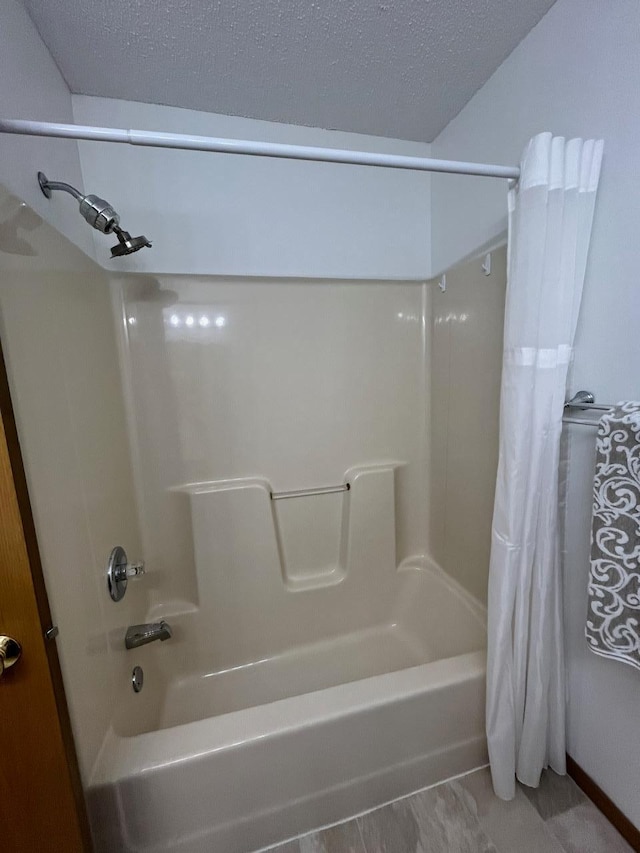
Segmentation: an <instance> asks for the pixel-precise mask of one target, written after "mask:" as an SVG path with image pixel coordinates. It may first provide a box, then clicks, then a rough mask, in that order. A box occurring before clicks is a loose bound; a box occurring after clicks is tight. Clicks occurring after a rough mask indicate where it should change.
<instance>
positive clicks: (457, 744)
mask: <svg viewBox="0 0 640 853" xmlns="http://www.w3.org/2000/svg"><path fill="white" fill-rule="evenodd" d="M476 283H477V282H474V284H476ZM462 284H464V282H462ZM499 289H500V288H499V286H498V291H499ZM432 298H433V295H432V293H431V292H430V289H429V288H428V287H427V286H424V285H418V284H410V283H407V284H394V285H393V286H387V285H385V284H382V283H361V282H359V283H352V284H349V283H345V282H340V283H338V282H336V283H329V282H323V283H312V282H304V283H293V282H291V283H278V284H275V283H267V282H243V283H239V282H224V281H219V280H207V279H202V278H195V277H190V278H176V277H161V278H159V279H151V278H142V277H138V278H123V279H122V280H121V281H120V282H119V284H118V285H117V288H116V298H115V305H116V312H117V315H118V319H119V321H120V322H119V328H120V329H121V330H122V331H123V334H122V336H121V342H120V343H121V356H122V367H123V376H124V380H125V381H124V387H125V394H126V403H127V408H128V413H129V423H130V431H131V434H132V436H133V443H132V451H133V458H134V460H135V465H134V477H135V481H136V490H137V498H138V504H139V507H140V510H141V528H142V535H143V540H144V550H145V557H146V559H147V566H148V569H149V574H148V575H147V576H145V578H143V579H141V580H140V581H139V583H144V584H148V585H149V595H150V596H151V604H150V607H149V610H148V612H147V614H146V618H147V620H148V621H155V620H158V619H166V620H167V621H168V622H169V623H170V625H171V627H172V629H173V637H172V638H171V640H170V641H168V642H166V643H163V644H162V645H161V646H160V644H157V643H156V644H151V645H149V646H146V647H143V648H141V649H137V650H136V651H135V653H133V654H131V658H130V660H131V663H132V664H133V663H136V664H139V665H141V666H143V667H144V670H145V687H144V689H143V691H142V692H141V693H139V694H134V693H133V692H131V691H128V692H127V693H126V695H124V696H123V697H122V702H121V704H120V707H119V710H118V712H117V713H116V715H115V717H114V720H113V724H112V728H111V730H110V732H109V734H108V737H107V740H106V741H105V746H104V748H103V751H102V755H101V758H100V761H99V762H98V763H97V765H96V769H95V772H94V774H93V777H92V784H91V796H90V802H91V808H92V812H93V814H94V826H95V827H98V829H97V830H96V840H97V842H98V848H99V849H100V850H105V851H106V850H109V849H116V848H117V849H122V850H132V851H133V850H140V849H149V850H158V851H160V850H167V851H168V850H179V851H185V853H187V851H188V853H199V852H200V851H204V850H207V849H209V848H210V845H211V844H214V845H215V849H220V850H229V851H247V850H250V849H257V848H259V847H262V846H264V845H266V844H268V843H274V842H276V841H278V840H282V839H283V838H285V837H287V836H292V835H295V834H296V833H298V832H302V831H304V830H305V829H308V828H310V827H313V826H318V825H321V824H323V823H328V822H331V821H335V820H339V819H342V818H343V817H346V816H348V815H350V814H353V813H355V812H356V811H359V810H363V809H366V808H370V807H371V806H372V805H374V804H376V803H380V802H383V801H384V800H385V799H389V798H391V797H394V796H398V795H400V794H402V793H407V792H409V791H410V790H413V789H415V788H418V787H421V786H424V785H426V784H431V783H434V782H436V781H438V780H440V779H442V778H445V777H447V776H449V775H452V774H455V773H459V772H462V771H464V770H467V769H470V768H471V767H473V766H477V765H478V764H481V763H483V762H484V761H485V760H486V752H485V742H484V735H483V702H484V683H483V677H484V651H483V650H484V645H485V627H484V612H483V608H482V606H481V605H480V604H478V602H477V601H476V600H475V599H474V598H473V597H472V596H471V595H470V594H469V593H467V592H466V591H465V590H464V589H463V588H462V587H461V586H459V585H458V584H457V582H456V581H454V580H452V579H451V578H450V577H449V576H448V575H446V574H445V573H444V572H443V571H442V569H441V568H440V567H439V566H438V565H437V564H435V563H434V562H433V561H432V560H431V559H430V557H429V556H428V544H429V543H428V536H427V529H428V525H427V523H426V522H427V517H428V511H427V507H428V490H427V489H428V461H429V457H428V452H427V448H428V442H427V437H428V433H429V430H430V417H429V413H428V394H429V378H430V377H429V367H430V364H429V362H430V361H431V359H432V352H431V348H432V342H431V340H429V339H428V338H430V336H431V335H430V331H429V326H428V325H427V322H428V321H429V319H430V317H431V304H430V300H431V299H432ZM459 298H460V299H462V300H464V297H463V296H460V297H459ZM475 298H476V299H477V298H478V297H475ZM450 314H451V312H449V315H450ZM449 315H447V316H449ZM438 316H440V315H438ZM441 337H442V336H441ZM450 337H451V336H449V337H448V338H447V343H446V346H447V348H448V349H451V347H452V346H453V348H454V349H456V347H455V345H452V343H451V340H450ZM434 340H436V339H435V338H434ZM471 349H472V352H470V353H468V354H467V356H469V355H471V357H473V358H475V359H476V360H479V359H480V358H481V357H482V352H481V351H480V350H479V349H478V348H477V347H476V348H475V349H474V348H473V347H472V348H471ZM447 351H448V350H447ZM458 356H459V357H460V355H459V353H458ZM446 357H447V358H448V357H449V356H446ZM444 360H445V356H441V357H440V361H441V362H443V361H444ZM489 361H490V359H489ZM440 380H441V382H440V384H441V385H442V382H443V381H444V377H443V376H441V377H440ZM440 473H441V475H440V479H439V483H440V485H439V486H438V488H440V487H443V488H444V485H443V484H446V479H447V471H446V470H445V471H444V472H442V471H441V472H440ZM327 486H333V487H335V490H332V491H330V492H328V493H320V494H312V495H301V496H297V497H289V498H284V499H276V500H274V499H273V495H275V496H276V498H277V497H278V495H279V494H281V493H282V492H288V491H295V490H308V489H311V490H313V489H315V488H322V487H327ZM347 486H348V488H347ZM436 498H437V499H438V498H439V495H438V494H437V492H436ZM473 523H474V522H473V519H471V527H472V529H471V531H470V534H469V535H473V530H474V528H473ZM275 768H277V771H275V772H276V776H277V783H276V784H274V769H275ZM230 780H233V782H230ZM230 786H231V787H230ZM239 790H241V791H242V795H241V796H239V795H238V791H239Z"/></svg>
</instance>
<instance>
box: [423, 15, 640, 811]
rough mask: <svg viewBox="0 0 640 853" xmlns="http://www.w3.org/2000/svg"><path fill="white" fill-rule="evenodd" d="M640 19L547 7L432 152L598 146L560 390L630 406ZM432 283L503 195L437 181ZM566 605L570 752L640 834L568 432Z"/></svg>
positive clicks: (639, 346) (587, 434)
mask: <svg viewBox="0 0 640 853" xmlns="http://www.w3.org/2000/svg"><path fill="white" fill-rule="evenodd" d="M639 29H640V12H639V10H638V4H637V3H636V2H635V0H613V2H610V3H601V2H598V0H557V2H556V3H555V4H554V6H553V7H552V8H551V10H550V11H549V12H548V13H547V15H546V16H545V17H544V18H543V19H542V20H541V22H540V23H539V24H538V26H537V27H535V28H534V29H533V30H532V31H531V33H530V34H529V35H528V36H527V37H526V38H525V39H524V41H523V42H522V43H521V44H520V45H519V46H518V47H517V48H516V49H515V50H514V52H513V53H512V54H511V56H510V57H509V58H508V59H507V60H506V61H505V62H504V63H503V65H502V66H501V67H500V68H499V69H498V70H497V71H496V72H495V74H494V75H493V76H492V77H491V79H490V80H489V81H488V82H487V83H486V84H485V85H484V86H483V87H482V89H480V90H479V92H478V93H477V94H476V95H475V96H474V98H472V99H471V101H470V102H469V104H467V106H466V107H465V108H464V109H463V110H462V111H461V112H460V114H459V115H458V116H457V118H455V119H454V120H453V121H452V122H451V123H450V124H449V125H448V127H447V128H445V130H444V131H443V132H442V133H441V134H440V136H439V137H438V138H437V139H436V140H435V141H434V143H433V154H434V156H436V157H451V158H454V159H457V158H459V159H464V160H482V161H486V162H498V163H500V162H502V163H516V162H517V161H518V159H519V157H520V152H521V150H522V148H523V146H524V144H525V143H526V141H527V139H528V138H529V137H531V136H532V135H533V134H534V133H536V132H538V131H542V130H550V131H552V132H553V133H555V134H563V135H566V136H584V137H586V136H594V137H602V138H604V140H605V160H604V165H603V172H602V179H601V184H600V190H599V196H598V203H597V208H596V216H595V222H594V228H593V237H592V243H591V251H590V257H589V266H588V271H587V279H586V283H585V292H584V298H583V304H582V311H581V317H580V323H579V328H578V335H577V341H576V353H575V365H574V370H573V376H572V378H571V385H570V390H571V392H572V393H573V392H575V391H576V390H578V389H580V388H588V389H590V390H592V391H593V392H594V393H595V394H596V398H597V399H598V400H601V401H604V402H615V401H617V400H620V399H639V398H640V381H639V379H638V377H639V376H640V336H639V335H638V316H639V311H640V301H639V296H638V294H639V291H638V269H639V268H640V244H639V242H638V233H640V207H639V206H638V196H639V195H640V146H639V145H638V138H639V135H640V118H639V117H640V65H639V64H638V32H639ZM432 190H433V213H434V215H433V220H432V226H433V230H432V240H433V253H434V272H436V271H437V270H441V269H445V268H447V267H449V266H451V265H452V264H454V263H456V262H458V261H459V260H460V259H463V258H465V257H469V256H470V255H471V254H473V253H475V252H477V250H478V248H479V247H480V246H482V245H483V244H484V243H486V242H487V241H491V240H493V239H495V237H496V235H498V234H500V233H501V232H502V231H503V229H504V227H505V224H506V185H505V183H502V182H500V181H489V180H484V179H475V178H456V177H451V176H442V177H439V176H434V178H433V183H432ZM567 432H568V435H569V437H570V442H571V446H570V461H569V484H568V513H567V516H568V517H567V522H566V539H565V601H566V613H565V618H566V635H567V651H568V673H569V680H568V699H569V704H568V710H569V714H568V738H569V743H568V748H569V753H570V754H571V755H572V756H573V757H574V758H575V759H576V761H578V763H579V764H580V765H581V766H582V767H583V768H584V769H585V770H586V771H587V773H589V774H590V775H591V776H592V777H593V778H594V779H595V780H596V782H597V783H598V784H599V785H600V786H601V787H602V788H603V789H604V791H605V792H606V793H607V794H608V795H609V796H610V797H611V798H612V799H613V800H614V802H615V803H616V804H617V805H618V806H619V807H620V808H621V809H622V810H623V811H624V812H625V814H627V815H628V817H629V818H630V819H631V820H632V821H633V822H634V823H635V824H636V825H638V826H640V798H639V797H638V767H639V766H640V739H639V738H638V699H639V697H640V682H639V681H638V675H637V673H636V672H634V671H633V670H632V669H631V668H630V667H627V666H625V665H623V664H620V663H617V662H614V661H610V660H604V659H602V658H597V657H596V656H595V655H593V654H591V652H589V651H588V649H587V647H586V643H585V640H584V621H585V614H586V606H587V603H586V588H587V572H588V551H589V520H590V491H591V483H592V478H593V466H594V433H593V430H589V429H587V428H584V427H570V428H568V430H567Z"/></svg>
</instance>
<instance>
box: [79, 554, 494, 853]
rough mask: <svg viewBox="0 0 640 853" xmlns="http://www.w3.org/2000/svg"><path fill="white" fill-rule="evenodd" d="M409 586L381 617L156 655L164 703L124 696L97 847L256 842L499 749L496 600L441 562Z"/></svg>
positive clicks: (95, 793) (231, 847)
mask: <svg viewBox="0 0 640 853" xmlns="http://www.w3.org/2000/svg"><path fill="white" fill-rule="evenodd" d="M395 587H396V589H395V596H394V603H393V607H392V609H391V612H390V613H389V614H388V618H387V619H386V620H383V621H381V622H380V623H379V624H377V625H372V626H369V627H366V628H362V629H359V630H356V631H351V632H349V631H345V632H344V633H341V634H338V635H336V636H333V637H330V638H325V639H322V640H319V641H316V642H313V643H309V644H307V645H304V644H298V645H297V646H294V647H293V648H290V649H288V650H286V651H284V652H282V653H281V654H276V655H272V656H267V657H265V658H263V659H260V660H254V661H252V662H250V663H248V664H244V665H241V666H236V667H231V668H228V669H226V670H218V671H216V672H200V673H199V674H198V673H196V672H191V673H187V674H186V675H184V674H183V676H182V678H181V679H176V678H175V677H174V678H173V679H172V678H171V675H170V669H167V671H166V672H165V675H164V677H161V675H160V671H159V670H158V671H153V670H152V672H153V673H154V674H153V675H152V681H155V682H156V683H160V684H161V685H162V686H161V687H160V688H158V687H157V686H156V687H154V686H153V684H152V685H151V687H150V690H151V693H150V697H149V701H150V704H153V707H154V708H157V709H158V712H157V714H156V715H155V717H153V718H150V717H146V718H145V717H144V715H140V716H139V715H138V714H137V713H136V705H135V701H131V702H126V703H125V704H124V706H123V713H122V716H121V718H120V719H119V721H118V724H117V725H116V726H115V727H114V729H113V730H112V731H111V732H110V733H109V735H108V737H107V739H106V741H105V744H104V747H103V750H102V753H101V756H100V759H99V761H98V764H97V767H96V769H95V772H94V774H93V778H92V780H91V784H90V786H89V788H88V792H87V793H88V802H89V809H90V815H91V822H92V827H93V832H94V839H95V845H96V850H97V851H98V853H106V851H109V853H115V852H116V851H118V852H119V853H120V851H121V853H133V851H137V853H140V851H149V853H152V851H153V853H169V851H172V853H205V851H206V853H211V851H216V853H226V852H227V851H229V853H232V851H233V852H234V853H247V851H253V850H257V849H259V848H263V847H267V846H269V845H271V844H274V843H276V842H278V841H282V840H285V839H287V838H290V837H293V836H295V835H298V834H300V833H303V832H307V831H309V830H312V829H314V828H316V827H320V826H323V825H326V824H330V823H333V822H336V821H340V820H343V819H345V818H348V817H349V816H351V815H354V814H356V813H358V812H362V811H365V810H367V809H370V808H373V807H375V806H376V805H379V804H381V803H383V802H385V801H388V800H390V799H393V798H395V797H398V796H401V795H403V794H407V793H410V792H411V791H413V790H417V789H419V788H422V787H425V786H427V785H430V784H433V783H435V782H438V781H441V780H443V779H445V778H447V777H449V776H452V775H454V774H457V773H461V772H463V771H466V770H470V769H472V768H474V767H477V766H479V765H481V764H483V763H485V761H486V743H485V738H484V677H485V655H484V647H485V629H484V619H483V612H482V609H481V608H480V607H479V606H478V605H477V604H476V603H475V602H474V600H473V599H471V598H470V597H468V596H467V595H466V594H465V593H464V592H462V591H461V590H460V589H459V588H458V587H456V585H455V584H454V583H453V582H451V581H450V580H449V579H448V578H447V577H446V576H445V575H444V574H443V573H441V572H440V571H439V570H438V569H437V568H435V567H433V566H428V565H423V566H419V565H417V564H414V565H411V566H406V567H405V568H403V569H401V570H399V571H398V572H397V573H396V580H395ZM185 630H187V628H186V627H185ZM178 634H179V631H178ZM162 646H163V647H165V646H166V647H168V646H169V643H167V644H162ZM148 648H149V649H150V651H148V652H146V653H147V654H148V655H149V660H151V655H153V656H154V660H155V661H157V660H158V659H161V653H162V652H163V648H162V647H161V646H160V644H159V643H158V644H154V645H153V647H148ZM162 659H164V660H168V657H167V656H162ZM167 666H168V667H170V666H171V664H168V665H167ZM146 669H147V667H146V665H145V670H146ZM154 676H155V677H154ZM145 689H146V688H145ZM154 691H155V692H154ZM140 696H143V694H140ZM140 707H141V706H140Z"/></svg>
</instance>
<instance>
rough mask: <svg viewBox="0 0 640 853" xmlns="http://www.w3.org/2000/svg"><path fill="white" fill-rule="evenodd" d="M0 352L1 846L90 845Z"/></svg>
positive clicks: (51, 849) (63, 852)
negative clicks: (14, 654) (6, 656)
mask: <svg viewBox="0 0 640 853" xmlns="http://www.w3.org/2000/svg"><path fill="white" fill-rule="evenodd" d="M50 627H51V615H50V612H49V604H48V601H47V596H46V591H45V588H44V581H43V577H42V569H41V566H40V558H39V555H38V546H37V542H36V537H35V529H34V526H33V519H32V515H31V508H30V505H29V497H28V494H27V487H26V480H25V475H24V469H23V465H22V457H21V454H20V446H19V443H18V437H17V433H16V426H15V420H14V417H13V409H12V407H11V400H10V397H9V388H8V383H7V375H6V371H5V365H4V361H3V359H2V352H1V350H0V635H4V636H9V637H12V638H13V639H15V640H17V641H18V642H19V643H20V645H21V646H22V654H21V657H20V658H19V660H18V661H17V662H16V663H15V664H14V665H13V666H12V667H11V668H8V669H5V671H4V673H3V674H2V676H0V850H2V851H6V853H23V851H24V853H27V851H28V853H35V851H39V853H80V851H90V849H91V845H90V841H89V831H88V824H87V819H86V812H85V806H84V798H83V794H82V787H81V784H80V776H79V773H78V766H77V761H76V756H75V751H74V746H73V739H72V736H71V727H70V724H69V715H68V711H67V706H66V701H65V697H64V690H63V687H62V678H61V674H60V665H59V662H58V654H57V650H56V643H55V639H49V640H47V639H45V632H46V631H47V629H49V628H50Z"/></svg>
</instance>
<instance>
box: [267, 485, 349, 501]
mask: <svg viewBox="0 0 640 853" xmlns="http://www.w3.org/2000/svg"><path fill="white" fill-rule="evenodd" d="M350 488H351V486H350V485H349V483H342V485H340V486H321V487H320V488H318V489H294V490H293V491H291V492H271V500H272V501H281V500H285V499H286V498H308V497H310V496H311V495H332V494H334V492H348V491H349V489H350Z"/></svg>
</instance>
